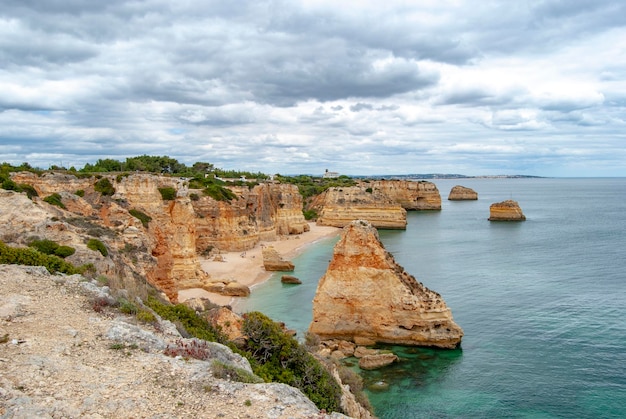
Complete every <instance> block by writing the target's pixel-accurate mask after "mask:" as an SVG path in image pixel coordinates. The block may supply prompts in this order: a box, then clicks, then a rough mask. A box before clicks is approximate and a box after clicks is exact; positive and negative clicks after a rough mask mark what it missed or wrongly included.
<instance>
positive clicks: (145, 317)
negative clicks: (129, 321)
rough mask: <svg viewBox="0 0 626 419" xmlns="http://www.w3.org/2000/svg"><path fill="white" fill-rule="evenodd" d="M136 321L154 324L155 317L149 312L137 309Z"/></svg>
mask: <svg viewBox="0 0 626 419" xmlns="http://www.w3.org/2000/svg"><path fill="white" fill-rule="evenodd" d="M135 317H136V318H137V320H138V321H140V322H142V323H154V322H156V317H154V314H152V313H151V312H150V311H148V310H145V309H139V311H138V312H137V315H136V316H135Z"/></svg>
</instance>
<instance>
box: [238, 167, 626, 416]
mask: <svg viewBox="0 0 626 419" xmlns="http://www.w3.org/2000/svg"><path fill="white" fill-rule="evenodd" d="M434 183H435V184H436V185H437V188H438V189H439V192H440V194H441V197H442V210H441V211H433V212H409V213H408V216H407V218H408V225H407V229H406V231H392V230H387V231H385V230H381V231H379V234H380V237H381V240H382V242H383V244H384V245H385V247H386V249H387V250H388V251H390V252H391V253H392V254H393V255H394V257H395V259H396V261H397V262H398V263H399V264H400V265H402V266H403V267H404V268H405V270H406V271H407V272H409V273H410V274H411V275H413V276H415V277H416V278H417V279H418V280H419V281H420V282H422V283H424V285H426V286H427V287H429V288H430V289H432V290H434V291H437V292H439V293H440V294H441V295H442V296H443V298H444V300H445V301H446V303H447V305H448V306H449V307H450V308H451V310H452V314H453V316H454V319H455V321H456V322H457V323H458V324H459V325H460V326H461V327H462V328H463V330H464V332H465V336H464V337H463V342H462V345H461V348H460V349H457V350H436V349H426V348H402V347H387V348H388V349H392V350H393V351H394V352H395V353H396V354H397V355H398V356H400V358H401V361H400V362H398V363H396V364H394V365H392V366H390V367H387V368H384V369H380V370H377V371H359V369H358V367H357V366H356V365H353V364H355V363H354V362H351V361H350V360H348V364H349V365H352V368H354V369H355V370H357V371H358V372H359V373H360V374H361V375H362V377H363V378H364V381H365V386H366V388H367V393H368V396H369V397H370V400H371V402H372V405H373V406H374V408H375V413H376V415H377V416H378V417H380V418H623V417H626V178H584V179H583V178H581V179H575V178H567V179H563V178H560V179H554V178H521V179H454V180H435V181H434ZM457 184H460V185H463V186H467V187H470V188H472V189H474V190H475V191H476V192H478V198H479V199H478V200H477V201H448V200H447V197H448V193H449V192H450V189H451V188H452V187H453V186H454V185H457ZM507 199H514V200H516V201H517V202H518V203H519V204H520V207H521V208H522V211H523V212H524V214H525V215H526V218H527V220H526V221H524V222H489V221H488V220H487V218H488V217H489V206H490V205H491V204H492V203H494V202H500V201H504V200H507ZM336 240H337V239H336V238H330V239H325V240H322V241H320V242H318V243H315V244H313V245H311V246H310V247H309V248H307V250H306V252H304V253H303V254H301V255H300V256H298V257H297V258H295V259H294V260H293V261H294V263H295V265H296V270H295V272H294V275H295V276H297V277H298V278H300V279H301V280H302V281H303V284H302V285H283V284H281V283H280V275H281V274H276V275H274V276H273V277H272V278H271V279H270V280H268V281H267V282H265V283H264V284H262V285H259V286H257V287H255V288H254V289H253V291H252V296H251V297H250V298H248V299H245V300H242V301H241V302H240V303H238V304H237V305H236V307H235V308H236V309H237V310H239V311H253V310H259V311H262V312H264V313H266V314H267V315H268V316H270V317H272V318H273V319H274V320H277V321H283V322H285V323H286V325H287V326H288V327H290V328H292V329H295V330H297V331H298V335H299V336H303V335H304V332H305V331H306V329H307V328H308V325H309V323H310V321H311V301H312V299H313V296H314V294H315V289H316V285H317V281H318V280H319V278H320V277H321V276H322V275H323V274H324V272H325V270H326V267H327V265H328V261H329V260H330V258H331V257H332V247H333V245H334V243H335V242H336Z"/></svg>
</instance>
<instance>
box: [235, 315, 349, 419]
mask: <svg viewBox="0 0 626 419" xmlns="http://www.w3.org/2000/svg"><path fill="white" fill-rule="evenodd" d="M243 332H244V334H245V335H246V336H247V337H248V339H247V340H246V343H245V346H244V348H243V350H244V351H245V352H246V353H247V354H248V355H249V357H248V359H250V360H251V365H252V369H253V371H254V373H255V374H256V375H258V376H259V377H261V378H263V379H264V380H266V381H278V382H281V383H285V384H289V385H291V386H293V387H297V388H299V389H300V390H301V391H302V392H303V393H304V394H306V395H307V397H308V398H309V399H310V400H311V401H312V402H313V403H315V405H316V406H317V407H318V408H319V409H325V410H326V411H329V412H330V411H337V412H341V409H340V400H341V388H340V387H339V384H338V383H337V381H336V380H335V379H334V378H333V377H332V375H331V374H330V372H328V370H327V369H326V368H325V367H324V366H323V365H322V364H321V363H320V362H319V361H318V360H317V359H316V358H315V357H314V356H313V355H311V354H310V353H309V352H307V351H306V349H304V347H303V346H302V345H300V344H299V343H298V341H297V340H296V339H294V338H293V337H292V336H290V335H288V334H287V333H285V332H284V331H283V330H282V328H281V327H280V326H279V325H278V324H277V323H275V322H273V321H272V320H271V319H270V318H268V317H267V316H265V315H264V314H262V313H259V312H252V313H247V314H246V315H244V322H243Z"/></svg>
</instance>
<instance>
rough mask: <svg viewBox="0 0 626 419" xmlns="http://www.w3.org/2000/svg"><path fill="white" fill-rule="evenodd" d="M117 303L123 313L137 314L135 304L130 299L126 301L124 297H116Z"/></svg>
mask: <svg viewBox="0 0 626 419" xmlns="http://www.w3.org/2000/svg"><path fill="white" fill-rule="evenodd" d="M117 304H118V305H119V308H120V311H121V312H122V313H124V314H137V313H138V312H139V309H138V308H137V305H136V304H135V303H133V302H132V301H128V300H127V299H126V298H120V299H118V300H117Z"/></svg>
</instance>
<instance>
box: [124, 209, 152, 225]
mask: <svg viewBox="0 0 626 419" xmlns="http://www.w3.org/2000/svg"><path fill="white" fill-rule="evenodd" d="M128 213H129V214H130V215H132V216H133V217H135V218H137V219H138V220H139V221H141V224H143V226H144V227H145V228H148V223H150V221H152V218H151V217H150V216H149V215H148V214H146V213H143V212H141V211H139V210H138V209H131V210H129V211H128Z"/></svg>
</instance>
